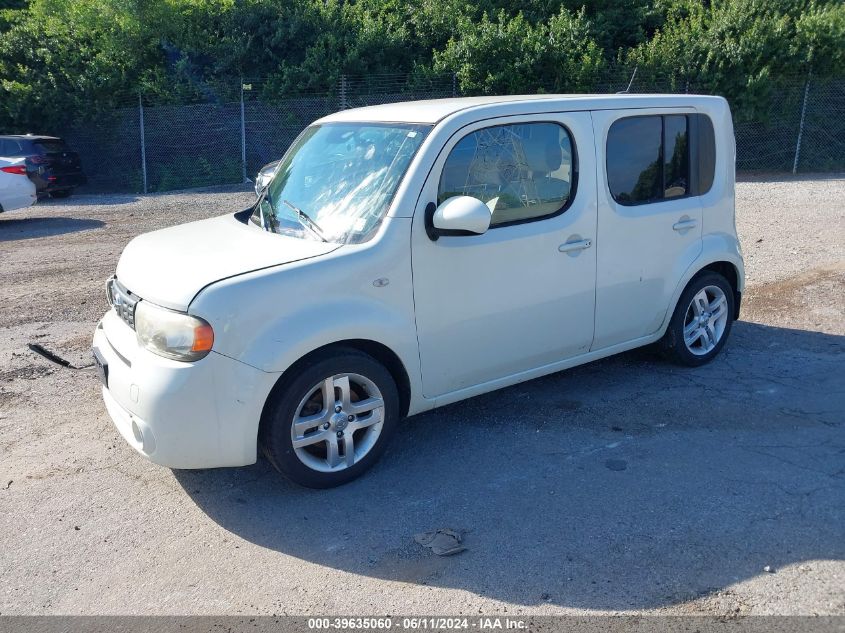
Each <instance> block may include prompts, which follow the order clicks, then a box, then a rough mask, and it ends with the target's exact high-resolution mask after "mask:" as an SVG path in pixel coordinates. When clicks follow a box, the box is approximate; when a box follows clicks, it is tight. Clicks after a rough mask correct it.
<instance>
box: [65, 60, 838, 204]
mask: <svg viewBox="0 0 845 633" xmlns="http://www.w3.org/2000/svg"><path fill="white" fill-rule="evenodd" d="M632 78H633V79H632ZM629 85H630V91H631V92H632V93H637V92H639V93H656V92H670V93H684V92H688V93H701V94H707V93H708V89H707V87H706V86H701V85H696V84H695V83H694V82H689V81H679V80H678V79H677V78H661V77H655V76H649V77H643V76H640V77H637V76H636V74H634V73H633V72H629V71H628V70H627V69H616V70H614V71H613V72H608V73H607V74H606V75H605V76H603V77H601V78H600V79H599V80H596V81H595V82H594V83H593V84H592V85H591V86H587V87H585V90H584V92H592V93H614V92H619V91H623V90H625V89H627V88H628V87H629ZM238 88H239V89H238V90H231V89H229V90H227V91H224V92H225V94H227V95H229V96H228V98H217V99H216V101H217V102H214V103H211V102H210V103H193V104H185V105H169V104H160V103H155V102H149V101H146V100H145V99H144V97H143V95H140V96H139V99H138V103H137V104H136V105H135V106H134V107H124V108H120V109H117V110H114V111H111V112H107V113H105V114H102V115H99V116H97V117H96V118H94V119H92V120H88V121H86V122H83V123H79V124H77V125H75V126H73V127H72V128H70V129H68V130H65V131H63V133H62V136H64V137H65V138H66V139H67V141H68V142H69V144H70V145H71V146H72V147H73V148H74V149H75V150H76V151H78V152H79V153H80V155H81V157H82V161H83V167H84V169H85V172H86V174H87V176H88V180H89V184H88V185H87V189H88V190H89V191H98V192H113V193H118V192H125V193H141V192H143V193H146V192H159V191H170V190H174V189H186V188H192V187H204V186H212V185H223V184H237V183H242V182H245V181H247V180H250V179H252V178H254V176H255V174H256V173H257V171H258V170H259V169H260V168H261V167H262V166H263V165H265V164H267V163H269V162H271V161H274V160H277V159H278V158H280V157H281V156H282V154H283V153H284V152H285V150H286V149H287V147H288V146H289V145H290V144H291V143H292V142H293V140H294V139H295V138H296V136H297V135H298V134H299V133H300V132H301V131H302V129H303V128H304V127H305V126H307V125H308V124H309V123H311V122H312V121H314V120H315V119H318V118H320V117H322V116H325V115H327V114H330V113H332V112H335V111H337V110H342V109H347V108H355V107H361V106H367V105H376V104H380V103H393V102H398V101H413V100H419V99H437V98H443V97H452V96H460V91H459V89H458V84H457V81H456V77H455V76H454V75H453V74H448V75H440V76H434V77H409V76H405V75H375V76H366V77H348V76H344V77H341V79H340V81H339V82H338V85H337V86H336V88H335V90H333V91H331V92H328V93H321V94H312V95H298V96H292V97H287V98H285V97H281V96H280V97H277V96H276V95H275V94H273V90H272V86H271V85H269V84H264V83H263V82H262V81H258V80H252V81H244V82H242V83H241V84H240V86H239V87H238ZM543 88H545V90H543ZM552 90H554V87H553V86H551V87H538V91H544V92H551V91H552ZM238 93H240V94H239V98H238ZM218 94H220V93H218ZM732 107H733V111H734V126H735V133H736V141H737V169H738V170H742V171H767V172H817V171H845V79H825V80H822V79H815V78H813V77H811V76H810V77H803V78H798V77H795V78H783V79H780V80H777V81H773V82H772V83H771V87H770V89H769V90H768V92H767V93H764V94H762V95H757V96H756V98H755V101H754V102H753V103H751V104H750V105H749V104H748V103H742V104H733V103H732Z"/></svg>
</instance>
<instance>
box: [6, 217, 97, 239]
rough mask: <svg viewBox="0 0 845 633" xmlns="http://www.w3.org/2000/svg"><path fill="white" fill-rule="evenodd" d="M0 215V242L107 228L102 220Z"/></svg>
mask: <svg viewBox="0 0 845 633" xmlns="http://www.w3.org/2000/svg"><path fill="white" fill-rule="evenodd" d="M4 215H5V214H2V215H0V242H12V241H16V240H29V239H33V238H36V237H53V236H55V235H65V234H66V233H76V232H77V231H88V230H91V229H99V228H100V227H103V226H105V222H103V221H101V220H90V219H84V218H59V217H56V218H8V219H7V218H5V217H3V216H4Z"/></svg>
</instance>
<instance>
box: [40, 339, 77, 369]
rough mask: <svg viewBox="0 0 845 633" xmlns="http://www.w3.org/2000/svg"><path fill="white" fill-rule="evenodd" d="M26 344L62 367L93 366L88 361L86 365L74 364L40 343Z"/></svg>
mask: <svg viewBox="0 0 845 633" xmlns="http://www.w3.org/2000/svg"><path fill="white" fill-rule="evenodd" d="M26 346H27V347H28V348H29V349H31V350H32V351H33V352H35V353H36V354H38V355H39V356H42V357H44V358H46V359H47V360H49V361H51V362H53V363H56V364H57V365H61V366H62V367H67V368H68V369H88V368H89V367H93V366H94V363H88V364H87V365H80V366H78V367H77V366H76V365H74V364H72V363H71V362H70V361H69V360H65V359H64V358H62V357H61V356H59V355H58V354H55V353H53V352H51V351H50V350H48V349H47V348H46V347H44V346H43V345H41V344H40V343H27V344H26Z"/></svg>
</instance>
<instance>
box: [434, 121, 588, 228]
mask: <svg viewBox="0 0 845 633" xmlns="http://www.w3.org/2000/svg"><path fill="white" fill-rule="evenodd" d="M576 172H577V169H576V163H575V156H574V147H573V143H572V136H571V135H570V133H569V131H568V130H567V129H566V128H565V127H563V126H562V125H559V124H557V123H545V122H544V123H520V124H515V125H497V126H494V127H489V128H484V129H481V130H477V131H475V132H472V133H471V134H468V135H467V136H465V137H464V138H462V139H461V140H460V141H458V143H457V145H455V147H454V148H452V151H451V153H450V154H449V157H448V158H447V159H446V163H445V164H444V166H443V173H442V174H441V176H440V186H439V189H438V194H437V203H438V204H440V203H442V202H443V201H444V200H446V199H447V198H451V197H453V196H472V197H473V198H477V199H479V200H481V201H482V202H484V203H485V204H486V205H487V206H488V207H490V209H491V210H492V212H493V217H492V220H491V223H490V225H491V227H492V226H496V225H503V224H511V223H516V222H524V221H527V220H534V219H540V218H544V217H549V216H552V215H557V214H558V213H562V212H563V211H565V210H566V208H567V207H568V205H569V202H570V200H571V199H572V196H573V195H574V193H575V175H576Z"/></svg>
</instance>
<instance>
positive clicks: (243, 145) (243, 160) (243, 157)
mask: <svg viewBox="0 0 845 633" xmlns="http://www.w3.org/2000/svg"><path fill="white" fill-rule="evenodd" d="M241 175H242V176H243V178H242V182H245V183H247V182H249V178H247V177H246V116H245V113H244V79H243V77H241Z"/></svg>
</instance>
